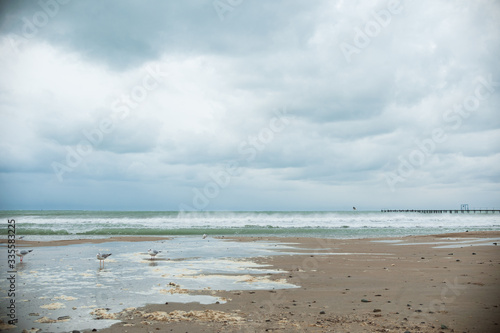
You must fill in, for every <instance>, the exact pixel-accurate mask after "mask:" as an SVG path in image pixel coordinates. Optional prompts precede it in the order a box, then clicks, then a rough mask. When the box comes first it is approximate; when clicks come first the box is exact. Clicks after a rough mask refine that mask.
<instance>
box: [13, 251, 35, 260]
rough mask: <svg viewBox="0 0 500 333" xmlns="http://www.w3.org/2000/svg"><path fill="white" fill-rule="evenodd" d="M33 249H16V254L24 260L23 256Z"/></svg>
mask: <svg viewBox="0 0 500 333" xmlns="http://www.w3.org/2000/svg"><path fill="white" fill-rule="evenodd" d="M32 251H33V250H21V251H19V250H16V256H18V257H21V262H23V257H24V256H25V255H27V254H28V253H30V252H32Z"/></svg>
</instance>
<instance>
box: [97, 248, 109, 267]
mask: <svg viewBox="0 0 500 333" xmlns="http://www.w3.org/2000/svg"><path fill="white" fill-rule="evenodd" d="M110 255H111V253H101V252H99V253H98V254H97V256H96V257H97V259H98V260H99V267H101V261H102V267H104V259H106V258H107V257H109V256H110Z"/></svg>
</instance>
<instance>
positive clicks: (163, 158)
mask: <svg viewBox="0 0 500 333" xmlns="http://www.w3.org/2000/svg"><path fill="white" fill-rule="evenodd" d="M55 4H57V5H55ZM231 8H232V10H230V11H228V12H226V13H224V17H223V18H224V19H223V20H221V17H220V15H219V14H220V13H218V12H217V10H216V9H215V8H214V5H213V2H212V1H205V0H196V1H195V0H192V1H183V2H171V1H170V2H164V1H150V2H148V3H146V4H145V3H142V2H137V1H119V2H118V1H87V2H77V1H68V3H66V4H64V3H63V1H61V3H59V2H56V0H46V1H42V2H32V1H17V2H2V7H1V8H0V60H1V61H0V63H1V65H0V68H1V70H2V73H3V75H2V77H1V78H0V110H1V111H0V112H1V117H2V122H1V123H0V133H1V134H0V135H1V144H0V153H2V156H4V157H5V158H3V159H2V162H1V163H0V173H1V178H0V179H1V182H2V185H4V186H5V188H8V189H9V190H10V191H13V192H16V193H17V194H16V195H15V196H13V198H12V199H8V200H5V201H4V200H2V201H3V202H5V204H4V205H5V206H2V207H1V208H16V207H34V206H36V205H39V206H42V207H47V208H50V207H59V208H61V207H63V208H64V207H68V208H69V207H71V208H78V205H79V204H78V202H83V203H84V204H82V205H84V206H85V208H95V209H103V208H104V209H106V207H108V208H109V209H111V208H113V209H119V208H120V207H122V208H123V207H127V208H134V209H150V208H154V209H178V208H179V205H180V204H182V203H190V201H191V200H192V196H193V189H194V188H198V189H203V187H204V186H205V185H206V184H207V183H209V182H212V181H214V180H213V174H217V173H219V174H220V172H225V171H224V170H226V169H225V164H226V163H228V162H237V163H238V164H239V167H240V169H239V172H238V173H237V174H235V175H232V176H231V177H230V184H229V185H228V186H227V187H224V188H222V189H221V191H220V194H219V195H218V196H217V198H214V199H213V200H212V201H211V202H210V204H209V205H208V207H207V209H325V208H327V209H342V208H349V207H352V202H353V201H358V200H362V201H363V206H365V207H369V208H370V209H378V208H380V207H381V206H383V207H385V208H387V207H388V206H391V205H393V204H394V205H396V206H397V205H404V206H406V207H409V208H411V207H410V206H411V205H412V204H413V202H415V200H416V201H419V202H422V204H426V203H428V204H430V205H438V206H439V208H442V207H443V206H447V205H448V206H450V207H451V206H453V205H457V204H458V203H457V202H455V200H459V199H460V200H464V199H462V198H464V197H465V198H469V197H470V199H468V200H470V201H471V203H472V201H474V200H475V201H477V202H480V203H481V204H480V205H481V206H488V205H489V206H492V205H494V204H495V203H497V202H498V199H499V198H500V196H499V192H498V189H494V186H495V185H496V186H497V187H498V183H499V181H500V179H499V175H498V170H499V169H498V154H499V148H500V147H499V144H498V142H499V140H498V136H499V135H500V134H499V133H500V118H499V117H498V115H497V113H498V105H499V103H500V94H499V92H500V85H498V84H500V70H499V67H498V65H497V62H498V61H497V59H496V58H497V56H498V54H499V51H500V36H499V33H498V31H500V29H499V28H500V27H499V25H500V23H499V22H500V6H499V5H498V4H497V3H496V2H495V1H477V2H473V3H471V2H468V1H457V2H453V3H450V2H446V1H432V2H430V1H429V2H410V1H402V2H401V3H400V6H399V7H398V8H399V9H400V10H398V11H397V12H394V13H392V14H391V17H390V20H388V21H387V20H386V21H385V23H384V22H383V20H384V19H387V17H385V18H384V16H383V15H384V14H383V13H388V10H389V8H390V5H389V2H388V1H377V2H373V3H366V4H361V3H355V2H351V1H337V2H330V1H319V2H314V3H306V2H302V1H274V2H266V3H262V2H258V1H251V0H244V1H242V2H241V4H239V5H233V6H232V7H231ZM377 13H379V14H377ZM380 13H382V14H380ZM44 15H45V16H44ZM377 15H378V16H377ZM380 15H382V16H380ZM44 18H46V20H45V21H44ZM380 20H382V21H380ZM370 24H371V26H372V27H373V26H374V24H375V25H376V24H378V26H379V30H377V31H375V30H372V31H370V30H367V29H368V28H367V27H369V26H370ZM360 43H361V44H360ZM346 44H349V45H351V47H356V52H354V53H351V54H350V55H346V53H345V49H344V51H343V49H342V45H344V46H345V45H346ZM151 70H153V71H155V70H158V71H159V73H161V74H158V75H159V76H158V75H157V80H156V81H147V80H148V78H149V77H148V75H151V74H150V73H151ZM490 77H491V80H492V82H490V83H489V85H488V86H485V85H484V84H483V85H482V86H480V88H478V85H480V84H481V83H480V81H478V78H483V80H487V81H488V80H490V79H489V78H490ZM145 80H146V81H145ZM144 82H146V83H149V84H150V85H149V86H148V87H149V88H151V89H149V88H148V90H144V89H145V88H144V87H145V86H144ZM141 89H142V90H141ZM477 89H480V90H479V92H480V93H481V95H477V91H478V90H477ZM141 91H142V93H141ZM144 92H146V93H144ZM134 94H136V95H134ZM141 94H142V95H141ZM124 96H125V97H126V98H129V101H132V102H130V104H128V105H127V103H126V102H124V101H125V99H124ZM134 96H135V97H134ZM475 96H476V97H475ZM477 96H481V98H480V99H479V98H478V97H477ZM471 98H476V99H477V103H476V105H472V104H469V105H468V106H467V108H469V109H471V108H472V109H473V110H472V111H467V110H466V109H464V105H466V103H469V102H470V103H472V102H474V101H475V100H473V99H471ZM139 99H140V101H139ZM132 105H133V106H132ZM457 105H461V106H462V108H461V109H457V107H456V106H457ZM471 105H472V107H471ZM117 106H121V108H119V107H117ZM280 110H286V114H287V117H288V118H287V119H288V120H289V123H287V124H286V125H285V126H282V127H279V130H278V127H276V125H278V124H280V123H276V122H275V120H273V119H274V118H275V117H276V114H277V113H276V112H278V113H279V112H280ZM464 110H465V111H464ZM281 112H283V111H281ZM106 125H109V126H110V128H107V127H106ZM99 126H104V127H102V128H100V127H99ZM104 129H106V131H105V130H104ZM436 131H438V132H436ZM436 133H440V135H438V137H439V138H438V139H436V138H433V136H436ZM85 148H88V149H87V151H86V152H84V149H85ZM72 154H77V155H75V156H73V155H72ZM71 162H72V163H71ZM54 163H56V164H57V163H59V164H57V165H59V168H61V166H62V168H63V169H59V171H60V172H62V177H58V176H57V172H55V170H54ZM69 164H72V165H71V166H70V165H69ZM405 166H406V169H405ZM408 168H409V169H408ZM61 170H62V171H61ZM405 170H406V171H405ZM391 175H392V176H391ZM23 176H25V179H29V180H30V184H32V185H29V184H28V183H26V182H23V181H21V179H23V178H22V177H23ZM59 176H61V174H60V175H59ZM393 176H397V177H400V178H398V180H397V181H395V180H394V178H393V181H392V182H393V184H392V188H391V184H390V183H391V181H388V180H387V179H388V178H387V177H393ZM389 179H390V178H389ZM61 180H62V181H61ZM30 186H32V187H33V188H38V189H43V190H37V192H36V193H39V194H40V198H38V199H37V196H36V195H34V194H30V195H29V199H28V198H27V197H26V198H27V199H23V194H26V192H27V191H29V190H30ZM124 190H128V191H132V192H136V193H138V194H140V195H141V199H140V200H137V198H136V197H135V196H132V195H131V196H127V195H124V194H120V195H119V196H117V197H120V198H121V199H122V203H120V200H118V199H117V200H110V201H109V205H108V206H106V204H105V203H102V202H101V201H100V200H102V201H103V202H106V200H108V199H107V198H109V197H110V196H112V195H113V194H114V193H118V191H124ZM392 190H394V192H393V191H392ZM96 191H102V193H103V195H102V196H92V195H91V193H95V192H96ZM170 191H175V193H176V195H172V194H171V193H170ZM165 192H168V193H169V194H165ZM266 193H267V194H266ZM42 196H43V200H42V199H41V197H42ZM158 196H164V197H165V200H160V199H158ZM83 197H85V199H84V200H82V198H83ZM327 198H331V199H327ZM3 199H4V198H3ZM130 205H132V206H133V207H131V206H130ZM356 205H357V206H358V205H359V204H356ZM478 205H479V203H478ZM36 208H37V207H36ZM389 208H390V207H389Z"/></svg>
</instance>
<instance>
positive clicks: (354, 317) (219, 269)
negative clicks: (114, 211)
mask: <svg viewBox="0 0 500 333" xmlns="http://www.w3.org/2000/svg"><path fill="white" fill-rule="evenodd" d="M144 241H148V242H150V243H155V244H164V245H165V246H167V245H168V244H173V243H172V242H175V241H176V240H175V239H173V240H172V239H168V238H165V239H163V240H159V239H154V241H153V240H152V239H149V240H145V239H144V238H143V237H137V238H134V237H132V238H127V239H120V238H117V239H113V242H109V243H106V242H104V243H100V244H97V245H96V244H88V243H86V242H87V240H80V242H81V244H80V245H78V244H74V243H75V242H76V243H78V240H73V241H72V242H73V243H72V244H71V245H64V244H58V246H53V247H51V249H55V251H56V252H57V251H59V252H61V251H63V252H64V251H66V250H68V249H69V248H70V247H72V246H80V247H82V248H80V251H81V252H85V251H86V248H85V246H90V247H92V246H107V247H112V246H116V247H115V248H114V249H123V248H131V246H133V244H139V245H141V242H144ZM181 241H182V242H184V243H183V244H185V245H186V244H187V245H189V244H188V243H185V242H188V241H193V242H194V243H193V244H202V245H200V246H201V247H205V250H204V252H207V258H205V259H206V260H204V261H203V259H200V258H198V259H193V257H192V256H191V253H188V254H186V253H185V252H183V253H182V255H179V256H178V258H174V257H175V253H174V251H173V249H172V250H171V251H169V252H170V254H169V255H166V256H165V258H163V260H159V261H157V262H153V261H152V260H151V261H149V262H148V261H147V256H145V255H144V254H140V256H142V257H141V258H140V260H138V261H137V263H136V264H137V265H141V264H142V265H143V266H146V267H147V268H148V269H150V271H149V273H147V272H146V273H145V274H146V275H147V274H153V272H158V274H161V275H158V278H159V279H162V278H163V280H159V281H162V283H164V285H167V286H170V287H169V288H166V287H162V288H166V289H156V290H152V291H153V292H152V293H151V294H147V295H145V296H146V298H145V299H146V303H147V304H134V303H140V302H139V301H138V300H134V299H130V297H128V298H127V302H128V303H127V304H118V303H116V304H111V305H110V304H109V303H103V304H100V302H102V301H103V299H104V297H101V298H99V297H97V298H95V299H93V300H92V302H93V303H91V304H87V303H86V304H87V305H86V306H88V307H87V308H86V309H85V313H91V321H90V323H89V322H88V321H86V322H85V325H84V324H83V321H84V320H83V319H85V318H82V320H80V321H78V320H75V319H76V316H74V317H73V316H72V312H74V311H78V310H81V309H80V307H81V304H79V303H78V301H77V300H73V301H70V303H71V302H73V303H72V304H74V308H77V309H78V310H71V307H70V306H69V305H66V306H65V308H66V309H67V310H66V312H64V314H66V316H67V317H69V319H68V320H67V321H66V326H64V325H63V324H64V322H63V321H62V320H61V322H60V323H56V324H58V325H59V326H51V327H52V329H53V330H54V331H57V327H59V328H61V329H66V328H71V329H77V330H81V331H84V330H86V331H91V330H92V329H93V328H95V329H97V330H98V331H100V332H125V331H126V332H145V331H153V332H154V331H172V332H240V331H243V332H265V331H270V332H334V331H335V332H406V331H408V332H497V331H498V330H499V324H500V321H499V320H498V318H500V301H499V300H500V297H499V296H500V285H499V281H500V280H499V278H500V269H499V268H500V266H499V265H500V252H499V251H500V247H498V246H496V245H494V243H498V241H500V232H498V231H489V232H488V231H485V232H463V233H453V234H440V235H425V236H405V237H397V238H389V237H384V238H378V239H375V238H365V239H322V238H301V237H268V236H263V237H220V238H211V237H210V238H209V239H208V242H206V243H200V240H199V239H191V238H190V237H188V239H182V240H181ZM85 244H86V245H85ZM113 244H114V245H113ZM203 244H205V245H203ZM25 245H29V246H31V247H32V248H34V252H33V253H36V251H42V249H43V247H39V245H40V243H39V244H38V245H37V244H35V243H30V244H25ZM44 245H46V244H44ZM52 245H53V244H52ZM141 246H142V245H141ZM221 246H224V247H225V251H223V253H220V254H217V255H215V253H217V251H220V250H221ZM175 248H177V246H175ZM242 249H247V252H248V253H246V254H242V253H241V252H244V251H242ZM131 251H132V252H133V251H135V249H133V248H131ZM210 251H214V252H213V253H212V254H211V252H210ZM167 257H169V258H167ZM111 258H112V257H111ZM124 258H125V257H124ZM29 259H30V258H29V257H27V258H26V259H25V261H28V260H29ZM32 259H34V258H32ZM123 260H124V259H123ZM88 261H89V265H93V266H95V265H94V264H96V263H97V261H96V260H95V259H94V261H91V260H90V259H89V260H88ZM188 262H189V263H188ZM145 263H148V265H144V264H145ZM211 263H213V264H214V265H212V264H211ZM151 264H153V265H154V266H151ZM174 264H175V265H184V266H182V267H177V266H175V265H174ZM197 264H200V267H203V268H197V267H198V266H196V265H197ZM235 264H237V265H238V266H237V267H236V266H234V267H233V266H231V265H235ZM118 265H119V263H118V260H116V261H114V262H113V261H110V262H109V263H106V269H105V271H97V273H95V274H97V275H99V274H105V273H106V274H113V272H114V271H116V272H118V270H119V267H118ZM169 265H170V266H169ZM207 265H209V266H214V267H212V268H211V269H212V271H211V272H209V271H204V270H207V269H208V268H206V266H207ZM126 266H127V267H128V266H129V265H126ZM215 266H216V267H215ZM162 267H164V268H165V270H161V269H162ZM176 267H177V268H178V269H180V270H179V271H176V272H174V269H177V268H176ZM75 269H76V267H74V268H72V271H74V270H75ZM127 269H130V268H127ZM94 271H95V269H94ZM89 272H91V271H90V270H89ZM128 272H132V271H128ZM134 272H135V271H134ZM165 272H170V273H167V274H166V273H165ZM91 274H94V273H92V272H91ZM130 274H132V273H130ZM133 274H136V275H137V274H139V273H137V272H135V273H133ZM239 277H243V278H239ZM68 278H70V277H69V276H68ZM89 278H91V277H89ZM215 278H217V279H222V278H224V279H225V280H223V282H221V281H220V280H217V281H216V280H214V279H215ZM91 279H92V278H91ZM176 279H177V280H176ZM231 279H232V280H231ZM116 280H117V278H116V276H115V277H113V278H112V279H109V280H105V279H103V280H100V282H101V283H100V284H101V285H102V284H104V285H106V283H109V286H110V288H115V287H117V286H116ZM195 280H196V281H197V283H198V284H192V283H193V281H195ZM92 281H93V280H92ZM172 281H173V282H172ZM113 283H114V284H113ZM138 283H142V284H143V282H141V281H140V280H139V282H138ZM155 283H156V280H155ZM190 283H191V284H190ZM273 283H274V284H273ZM101 287H102V286H101ZM118 287H119V286H118ZM122 289H123V290H126V289H130V286H127V288H122ZM163 290H166V292H164V291H163ZM79 292H82V291H79ZM108 293H110V294H109V295H111V296H112V297H110V298H114V297H115V296H114V295H113V294H112V293H111V291H108ZM66 294H68V292H66ZM77 294H78V293H77V292H76V294H73V295H75V296H74V297H75V298H77V297H78V296H76V295H77ZM148 295H149V296H148ZM153 295H155V297H153ZM190 295H192V296H193V299H190V298H189V297H188V296H190ZM171 296H184V297H188V298H181V299H176V298H175V297H174V298H171ZM80 297H81V296H80ZM203 297H206V298H203ZM68 299H70V300H71V298H70V297H68ZM148 299H150V300H151V302H147V300H148ZM48 301H49V300H47V302H48ZM51 301H52V300H51ZM117 302H118V301H117ZM27 303H29V302H27ZM62 303H63V304H64V302H62ZM119 303H126V302H124V301H123V299H122V300H119ZM101 305H102V306H101ZM36 306H37V307H39V306H40V305H39V304H36ZM82 308H83V307H82ZM53 312H57V310H54V311H53ZM62 314H63V312H60V313H58V314H54V313H49V314H48V316H49V317H48V318H49V319H50V318H51V317H50V316H51V315H52V319H55V317H56V316H59V315H62ZM27 315H28V314H24V313H23V314H21V313H19V316H20V320H23V319H24V320H26V318H21V317H22V316H27ZM39 315H40V316H41V315H42V314H41V313H39ZM59 317H60V318H66V317H64V315H62V316H59ZM30 319H31V318H30ZM33 319H36V317H34V318H33ZM66 319H67V318H66ZM104 322H107V323H108V324H106V325H104V324H103V323H104ZM37 325H38V326H37ZM45 325H49V324H45ZM52 325H54V324H52ZM61 325H62V326H61ZM28 326H29V328H31V327H41V326H43V324H36V323H34V324H32V323H29V325H28ZM4 328H7V327H4ZM13 331H15V329H13Z"/></svg>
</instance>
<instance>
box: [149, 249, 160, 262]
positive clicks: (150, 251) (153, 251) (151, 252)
mask: <svg viewBox="0 0 500 333" xmlns="http://www.w3.org/2000/svg"><path fill="white" fill-rule="evenodd" d="M158 253H161V251H158V250H152V249H149V250H148V254H149V255H150V256H151V260H153V258H154V257H156V255H157V254H158Z"/></svg>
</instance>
